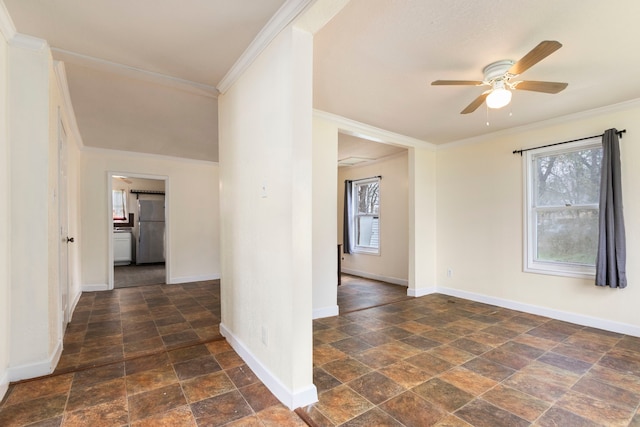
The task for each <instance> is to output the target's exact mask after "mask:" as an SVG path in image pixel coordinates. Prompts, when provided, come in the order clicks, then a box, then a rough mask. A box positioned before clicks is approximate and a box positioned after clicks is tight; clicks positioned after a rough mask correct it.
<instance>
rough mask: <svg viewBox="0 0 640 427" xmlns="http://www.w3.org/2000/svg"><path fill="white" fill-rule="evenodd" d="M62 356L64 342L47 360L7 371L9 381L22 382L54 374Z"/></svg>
mask: <svg viewBox="0 0 640 427" xmlns="http://www.w3.org/2000/svg"><path fill="white" fill-rule="evenodd" d="M60 356H62V341H61V340H60V341H58V344H57V345H56V348H55V349H54V351H53V353H52V354H51V355H50V356H49V357H48V358H47V359H46V360H42V361H40V362H35V363H28V364H25V365H20V366H12V367H9V369H8V370H7V377H8V380H9V381H20V380H26V379H29V378H36V377H41V376H44V375H49V374H50V373H52V372H53V371H54V370H55V368H56V365H57V364H58V361H59V360H60Z"/></svg>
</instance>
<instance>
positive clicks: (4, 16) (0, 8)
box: [0, 0, 17, 40]
mask: <svg viewBox="0 0 640 427" xmlns="http://www.w3.org/2000/svg"><path fill="white" fill-rule="evenodd" d="M0 33H2V35H3V36H4V38H5V40H11V39H12V38H13V37H14V36H15V35H16V33H17V31H16V26H15V25H14V23H13V19H11V15H9V11H8V10H7V6H6V5H5V4H4V2H3V1H1V0H0Z"/></svg>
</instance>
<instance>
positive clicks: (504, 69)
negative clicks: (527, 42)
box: [431, 40, 568, 114]
mask: <svg viewBox="0 0 640 427" xmlns="http://www.w3.org/2000/svg"><path fill="white" fill-rule="evenodd" d="M561 47H562V44H561V43H560V42H557V41H555V40H545V41H543V42H540V44H539V45H538V46H536V47H534V48H533V49H531V51H530V52H529V53H527V54H526V55H525V56H523V57H522V59H520V60H519V61H518V62H513V61H511V60H509V59H507V60H503V61H497V62H493V63H491V64H489V65H487V66H486V67H484V69H483V70H482V72H483V74H484V80H436V81H434V82H431V84H432V85H433V86H449V85H452V86H489V87H490V89H489V90H486V91H485V92H483V93H482V94H481V95H480V96H479V97H477V98H476V99H474V100H473V101H472V102H471V104H469V105H467V107H466V108H465V109H464V110H462V111H461V112H460V114H469V113H473V112H474V111H476V109H477V108H478V107H479V106H480V105H482V103H483V102H485V101H486V103H487V107H489V108H502V107H504V106H505V105H507V104H509V102H511V91H512V90H529V91H533V92H544V93H558V92H560V91H562V90H563V89H564V88H566V87H567V86H568V83H559V82H539V81H533V80H515V79H516V77H518V76H519V75H520V74H522V73H524V72H525V71H526V70H528V69H529V68H531V67H533V66H534V65H536V64H537V63H538V62H540V61H542V60H543V59H544V58H546V57H547V56H549V55H551V54H552V53H553V52H555V51H556V50H558V49H560V48H561Z"/></svg>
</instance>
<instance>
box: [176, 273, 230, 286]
mask: <svg viewBox="0 0 640 427" xmlns="http://www.w3.org/2000/svg"><path fill="white" fill-rule="evenodd" d="M219 278H220V274H207V275H204V276H183V277H170V278H169V284H171V285H178V284H180V283H190V282H204V281H206V280H217V279H219Z"/></svg>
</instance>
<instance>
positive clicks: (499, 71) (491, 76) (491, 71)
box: [482, 59, 515, 84]
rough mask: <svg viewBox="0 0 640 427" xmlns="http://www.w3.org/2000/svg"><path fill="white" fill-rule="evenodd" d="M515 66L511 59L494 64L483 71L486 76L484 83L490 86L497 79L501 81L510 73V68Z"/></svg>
mask: <svg viewBox="0 0 640 427" xmlns="http://www.w3.org/2000/svg"><path fill="white" fill-rule="evenodd" d="M513 64H515V62H514V61H511V60H510V59H505V60H502V61H496V62H493V63H491V64H489V65H487V66H486V67H484V68H483V69H482V73H483V74H484V81H485V82H487V83H488V84H490V83H491V82H492V81H494V80H496V79H501V78H502V77H504V75H505V74H506V73H507V71H509V68H511V66H512V65H513Z"/></svg>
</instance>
